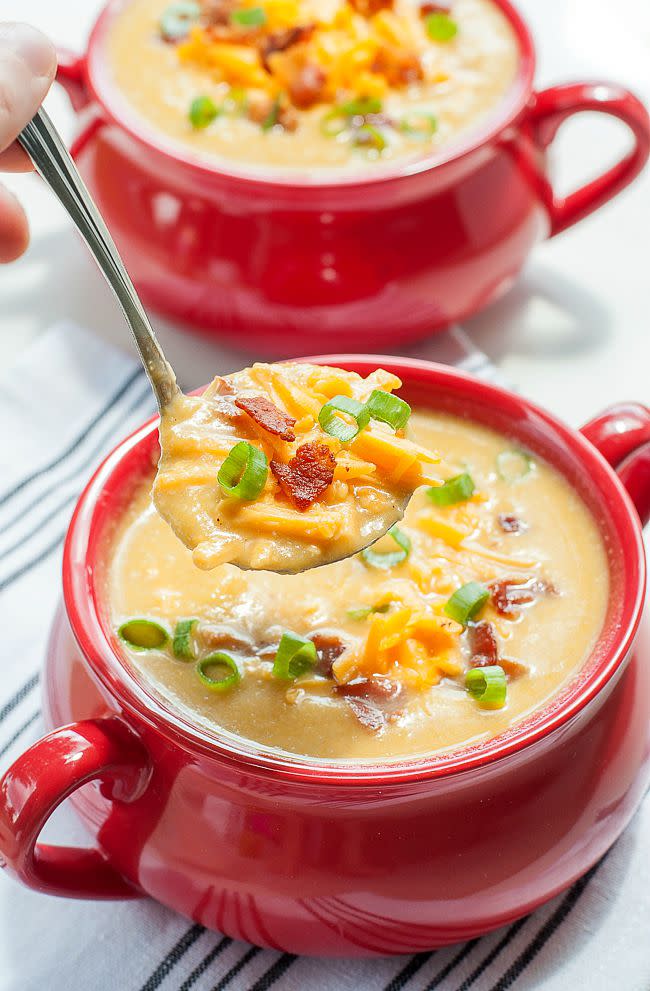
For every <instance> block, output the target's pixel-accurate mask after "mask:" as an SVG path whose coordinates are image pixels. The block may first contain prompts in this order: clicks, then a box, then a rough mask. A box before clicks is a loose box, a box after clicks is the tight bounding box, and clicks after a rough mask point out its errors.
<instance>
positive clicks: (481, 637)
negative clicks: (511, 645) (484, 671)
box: [467, 620, 528, 678]
mask: <svg viewBox="0 0 650 991" xmlns="http://www.w3.org/2000/svg"><path fill="white" fill-rule="evenodd" d="M467 641H468V643H469V649H470V652H471V657H470V660H469V663H470V667H472V668H487V667H489V666H490V665H491V664H499V665H500V666H501V667H502V668H503V670H504V671H505V673H506V676H507V677H508V678H519V677H520V676H521V675H522V674H527V673H528V668H527V667H526V665H525V664H520V663H519V661H511V660H509V659H508V658H507V657H499V642H498V640H497V634H496V629H495V627H494V623H488V622H487V621H486V620H481V622H480V623H472V624H471V625H470V626H468V628H467Z"/></svg>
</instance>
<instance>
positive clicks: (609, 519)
mask: <svg viewBox="0 0 650 991" xmlns="http://www.w3.org/2000/svg"><path fill="white" fill-rule="evenodd" d="M303 360H310V361H313V362H317V363H320V364H332V365H339V366H342V367H344V368H349V369H351V370H355V371H358V372H359V373H360V374H364V375H365V374H368V372H369V371H371V370H372V369H373V368H377V367H386V368H388V369H390V370H392V371H394V372H395V374H397V375H399V376H400V378H402V379H403V381H404V387H403V390H404V392H405V393H406V394H408V392H409V390H410V391H411V392H412V393H417V391H418V389H419V390H420V392H422V391H423V390H424V389H426V391H427V394H429V393H432V394H434V395H435V388H436V386H438V388H439V390H441V392H444V391H445V390H446V392H447V394H448V395H453V396H454V401H458V402H460V397H463V409H464V408H465V406H464V403H465V400H466V399H468V400H469V406H470V408H469V409H468V410H467V412H466V415H467V418H468V419H470V420H474V422H477V423H485V422H486V420H489V416H487V417H486V416H483V417H481V416H478V415H473V413H472V409H471V406H472V404H473V405H474V406H475V407H476V408H480V407H481V406H482V407H483V408H484V409H485V410H490V411H493V410H497V411H498V412H497V417H498V418H500V419H504V420H505V421H506V422H507V423H511V424H512V425H513V430H512V431H510V436H511V437H514V438H516V437H517V436H518V434H524V433H525V431H524V430H522V429H520V430H519V431H518V430H517V429H516V425H517V424H518V423H520V424H521V423H524V422H525V423H527V424H528V431H529V432H530V431H532V430H536V431H538V432H539V434H540V439H539V443H537V441H536V442H535V444H534V445H531V446H532V447H533V450H535V449H536V448H537V451H538V453H542V454H545V453H546V454H548V453H549V452H544V451H543V443H542V440H543V438H544V437H545V438H546V439H547V442H548V444H549V451H550V446H555V447H556V448H557V446H558V444H559V445H561V449H562V452H563V456H565V457H566V458H570V459H571V460H572V462H575V465H574V467H575V469H576V470H578V469H579V477H580V483H579V484H581V485H583V486H584V490H585V493H587V494H588V495H589V498H590V499H591V498H593V503H594V506H593V507H592V509H594V507H595V506H596V505H597V511H598V514H599V515H601V516H602V517H603V518H604V519H605V521H606V524H605V530H606V536H607V537H608V538H609V540H610V541H611V542H612V543H613V544H616V546H615V547H614V549H613V550H612V551H611V554H618V555H619V558H620V560H618V570H619V574H618V577H617V581H618V583H619V586H621V589H622V591H623V595H622V596H621V597H620V601H619V600H616V603H614V605H612V600H613V598H614V597H613V596H610V614H609V615H608V617H607V619H606V621H605V625H604V627H603V630H602V631H601V634H600V635H599V638H598V641H597V644H596V646H595V648H594V650H593V651H592V652H591V654H590V655H589V657H588V658H587V659H586V660H585V662H584V664H583V666H582V668H581V669H580V670H579V671H578V672H577V673H576V674H575V675H574V676H573V677H572V678H571V679H569V681H568V682H567V683H566V685H565V686H563V687H562V688H561V689H560V691H559V692H558V693H556V694H555V695H554V696H553V697H552V698H551V699H550V700H548V701H547V702H546V704H544V705H542V706H541V707H540V708H539V709H536V710H534V711H533V712H532V713H531V714H530V715H529V716H526V717H524V718H523V719H521V720H519V721H518V722H516V723H515V724H514V725H513V726H511V727H510V728H509V729H508V730H506V731H505V732H504V733H502V734H499V735H497V736H495V737H493V738H492V739H490V740H486V741H484V742H481V743H474V744H470V745H469V746H466V747H464V748H458V749H453V750H449V751H445V752H441V753H438V754H431V755H424V756H423V755H417V756H414V757H402V758H396V759H393V760H388V759H387V760H385V761H378V760H371V761H370V760H364V761H353V760H349V761H345V760H340V759H330V758H311V757H303V756H299V755H291V754H285V753H284V752H281V753H280V752H278V751H277V750H273V749H272V748H265V747H263V746H260V745H257V744H255V743H251V742H250V741H246V740H244V739H243V738H239V737H234V736H232V735H230V734H228V733H225V732H223V733H219V732H218V731H215V732H212V731H209V730H207V729H205V730H204V729H203V728H202V727H201V726H199V725H197V724H195V723H192V722H191V721H190V720H189V719H188V718H187V719H186V718H185V717H183V716H182V714H181V713H180V712H175V711H174V710H173V708H172V707H171V704H170V705H169V707H168V706H167V705H166V704H165V703H164V702H163V701H162V700H161V699H160V698H159V697H158V696H157V695H156V694H155V690H154V689H153V688H151V689H150V690H148V689H147V688H146V687H145V686H144V684H143V683H140V682H139V681H138V679H137V678H136V676H135V675H134V674H133V673H132V672H131V671H130V670H129V669H128V667H127V665H126V663H125V661H124V660H123V659H122V658H121V657H120V653H119V648H118V647H117V644H116V643H115V641H113V642H111V639H110V637H109V635H108V634H107V632H106V630H105V628H104V626H103V624H102V619H101V615H100V613H101V601H102V593H101V590H100V589H98V588H97V587H96V583H95V563H96V560H97V558H96V556H94V554H95V551H96V550H97V543H98V541H99V540H100V538H101V537H102V536H103V537H104V538H105V534H102V533H99V532H97V531H98V528H101V525H102V524H101V520H100V522H98V521H97V520H96V516H97V515H99V516H100V517H101V512H105V511H106V508H107V506H110V504H111V492H113V497H114V495H115V491H119V489H120V485H121V484H122V481H123V480H121V479H119V478H118V479H117V481H116V477H115V476H116V474H118V473H117V471H116V470H117V469H118V468H119V466H120V464H121V463H122V462H123V459H124V457H125V456H127V455H128V454H129V452H132V451H134V450H136V449H137V447H138V445H140V444H142V443H146V442H147V438H150V437H151V435H152V433H154V432H155V429H156V424H157V417H154V418H152V419H151V420H149V421H148V422H147V423H146V424H144V425H143V426H142V427H140V428H139V429H138V430H136V431H135V432H134V433H133V434H131V435H130V437H128V438H126V439H125V440H124V441H122V443H121V444H119V445H118V446H117V447H116V448H115V449H114V450H113V452H112V453H111V454H109V455H108V457H107V458H106V459H105V460H104V462H103V463H102V464H101V465H100V467H99V468H98V469H97V471H96V472H95V474H94V475H93V477H92V479H91V480H90V482H89V483H88V485H87V486H86V488H85V490H84V492H83V493H82V495H81V497H80V499H79V502H78V503H77V507H76V509H75V512H74V515H73V517H72V521H71V523H70V527H69V530H68V535H67V538H66V542H65V548H64V556H63V589H64V599H65V603H66V608H67V612H68V617H69V619H70V622H71V626H72V629H73V632H74V635H75V637H76V639H77V641H78V643H79V646H80V647H81V650H82V651H83V653H84V655H85V657H86V659H87V660H88V662H89V663H90V666H91V668H92V670H93V671H94V672H95V674H96V675H97V676H98V677H99V679H100V681H101V682H102V683H103V684H104V686H105V687H106V688H107V689H108V691H109V692H110V693H111V694H112V695H113V696H114V697H115V698H116V699H117V700H118V702H119V703H120V704H121V706H122V707H123V710H124V711H126V712H127V713H130V714H131V715H134V716H135V717H136V719H137V720H138V721H140V722H144V723H145V724H146V725H148V726H149V727H150V728H152V729H154V730H155V731H157V732H163V733H164V734H165V735H167V736H168V737H171V738H172V739H173V740H174V741H175V742H176V743H177V744H178V743H179V742H180V743H182V745H183V746H184V747H185V748H186V749H187V750H193V751H195V752H199V753H202V754H203V755H204V756H208V757H210V756H211V757H212V758H219V759H222V760H225V761H229V762H233V761H234V762H235V763H244V764H246V765H248V766H249V768H250V769H251V770H253V769H257V770H259V771H265V772H271V773H273V774H274V775H275V776H277V777H288V778H292V779H294V780H295V779H303V780H306V781H310V782H313V781H314V780H318V781H319V783H323V784H327V783H333V784H337V783H338V784H340V783H341V782H342V781H345V782H347V783H353V784H360V785H373V786H377V785H378V784H381V785H382V786H383V785H388V784H391V783H396V782H400V781H402V782H403V781H417V780H423V779H429V778H440V777H444V776H447V775H450V774H456V773H459V772H465V771H469V770H473V769H476V768H481V767H485V765H487V764H490V763H493V762H495V761H497V760H501V759H503V758H505V757H508V756H511V755H514V754H516V753H518V752H520V751H522V750H524V749H526V748H528V747H530V746H532V745H533V744H535V743H538V742H539V741H542V740H544V739H545V738H547V737H548V736H549V735H550V734H552V733H554V732H555V731H557V730H559V729H560V728H561V727H562V726H565V725H566V724H567V723H568V722H569V720H571V719H572V718H573V717H574V716H576V715H577V714H578V713H579V712H580V711H581V710H582V709H584V707H585V706H587V705H588V704H589V703H590V702H592V701H593V700H594V699H595V698H596V696H598V695H599V693H600V692H601V691H602V690H603V689H604V687H605V686H606V685H607V684H608V682H609V681H610V680H611V678H612V677H613V676H614V674H615V673H616V671H617V670H618V668H619V666H620V665H621V663H622V662H623V660H624V658H625V657H626V656H627V654H628V652H629V650H630V648H631V645H632V643H633V640H634V637H635V634H636V631H637V628H638V624H639V621H640V617H641V612H642V607H643V601H644V596H645V581H646V573H645V554H644V548H643V539H642V533H641V527H640V525H639V520H638V516H637V514H636V511H635V509H634V506H633V504H632V502H631V500H630V498H629V496H628V494H627V492H626V491H625V489H624V487H623V485H622V484H621V482H620V480H619V479H618V476H617V475H616V473H615V472H614V471H613V470H612V469H611V468H610V466H609V465H608V464H607V462H606V461H605V459H604V458H603V457H602V456H601V455H600V454H599V452H598V451H597V450H596V448H594V447H593V446H592V445H591V444H590V443H589V442H588V441H587V440H586V438H585V437H583V436H582V435H581V434H580V433H578V432H577V431H573V430H571V429H570V428H569V427H567V426H565V425H564V424H563V423H562V422H561V421H559V420H557V419H556V418H555V417H553V416H552V415H551V414H549V413H547V412H546V411H545V410H543V409H541V408H539V407H538V406H535V405H534V404H533V403H530V402H528V401H527V400H524V399H522V398H521V397H519V396H517V395H516V394H514V393H512V392H509V391H508V390H505V389H502V388H501V387H499V386H496V385H494V384H492V383H488V382H485V381H483V380H481V379H477V378H475V377H474V376H471V375H468V374H467V373H464V372H461V371H459V370H457V369H452V368H450V367H448V366H444V365H436V364H434V363H433V362H427V361H421V360H419V359H414V358H410V359H409V358H391V357H390V356H386V355H375V356H371V355H324V356H318V357H316V358H310V359H303ZM456 395H458V397H459V398H458V400H456ZM419 405H420V407H421V408H422V407H424V408H426V399H425V400H422V401H420V403H419ZM447 405H449V404H447ZM429 408H431V409H436V403H435V402H432V403H430V404H429ZM442 408H444V407H442ZM488 425H489V423H488ZM495 429H496V428H495ZM526 442H527V443H529V442H530V438H527V439H526ZM565 451H566V454H564V452H565ZM551 463H552V461H551ZM560 470H561V471H563V474H565V477H566V474H567V471H566V470H563V469H562V468H560ZM574 482H575V480H574ZM596 494H597V497H596ZM587 501H589V500H587ZM121 508H123V506H122V507H121ZM98 509H99V510H100V513H99V514H98V513H97V511H98ZM114 517H115V514H114V513H113V516H112V518H113V519H114ZM614 534H615V539H614V540H612V537H613V535H614ZM105 546H106V541H105V539H104V547H105ZM615 563H616V562H615V561H614V559H613V558H612V557H610V576H613V574H614V564H615ZM99 570H100V571H101V569H99ZM98 580H99V579H98ZM612 585H614V578H613V577H612ZM104 598H105V595H104ZM612 610H614V612H612ZM616 610H618V612H617V613H616Z"/></svg>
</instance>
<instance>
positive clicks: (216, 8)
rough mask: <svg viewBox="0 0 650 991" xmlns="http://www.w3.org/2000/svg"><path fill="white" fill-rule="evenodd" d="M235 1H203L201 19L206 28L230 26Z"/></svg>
mask: <svg viewBox="0 0 650 991" xmlns="http://www.w3.org/2000/svg"><path fill="white" fill-rule="evenodd" d="M235 6H236V3H235V0H203V4H202V11H201V17H202V20H203V22H204V24H205V25H206V26H207V27H212V26H213V25H225V24H230V15H231V14H232V12H233V10H234V9H235Z"/></svg>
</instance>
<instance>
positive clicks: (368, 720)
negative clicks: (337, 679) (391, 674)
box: [334, 675, 404, 733]
mask: <svg viewBox="0 0 650 991" xmlns="http://www.w3.org/2000/svg"><path fill="white" fill-rule="evenodd" d="M334 690H335V692H336V694H337V695H341V696H343V698H344V699H345V701H346V702H347V704H348V705H349V706H350V708H351V709H352V712H353V713H354V715H355V716H356V717H357V719H358V720H359V722H360V723H361V725H362V726H365V727H366V728H367V729H370V730H373V732H375V733H376V732H378V731H379V730H380V729H383V727H384V726H385V725H386V723H387V722H391V721H393V720H394V719H396V718H397V717H398V715H399V714H400V712H401V709H402V707H403V704H404V700H403V698H402V686H401V685H400V684H399V682H396V681H391V680H390V679H389V678H382V677H381V676H379V675H373V676H372V677H370V678H355V680H354V681H350V682H348V683H347V685H337V686H336V688H335V689H334Z"/></svg>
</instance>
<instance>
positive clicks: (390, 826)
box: [0, 355, 650, 955]
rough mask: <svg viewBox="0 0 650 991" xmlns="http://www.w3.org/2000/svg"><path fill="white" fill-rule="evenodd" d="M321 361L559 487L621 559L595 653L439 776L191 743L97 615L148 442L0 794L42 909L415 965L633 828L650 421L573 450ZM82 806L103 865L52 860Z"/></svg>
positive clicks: (86, 556)
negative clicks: (469, 427)
mask: <svg viewBox="0 0 650 991" xmlns="http://www.w3.org/2000/svg"><path fill="white" fill-rule="evenodd" d="M317 360H319V361H321V362H323V363H327V364H335V365H340V366H342V367H343V368H348V369H351V370H354V371H358V372H360V373H361V374H362V375H366V374H367V373H369V372H370V371H372V370H373V369H374V368H375V367H377V365H380V366H381V367H384V368H388V369H390V370H391V371H393V372H394V373H395V374H397V375H399V376H400V378H401V379H402V380H403V382H404V387H403V390H402V394H403V395H404V397H405V398H406V399H407V400H408V401H409V402H411V403H412V404H413V405H415V406H416V407H423V408H431V409H436V410H444V411H447V412H449V413H452V414H455V415H457V416H462V417H470V418H471V419H474V420H476V421H477V422H479V423H482V424H485V425H487V426H490V427H492V428H494V429H496V430H498V431H500V432H502V433H504V434H507V435H508V436H510V437H512V438H513V439H515V440H516V441H518V442H520V443H522V444H524V445H526V447H527V448H530V449H531V450H533V451H534V452H537V453H538V454H540V455H541V456H543V457H544V458H546V459H548V461H550V463H551V464H553V465H555V466H556V467H557V468H558V470H559V471H561V472H562V473H563V474H564V475H565V477H566V478H567V479H568V480H569V481H570V483H571V485H572V486H573V487H574V488H575V489H576V490H577V491H578V492H579V493H580V495H581V496H582V497H583V499H584V500H585V502H586V503H587V505H588V506H589V508H590V509H591V511H592V512H593V514H594V516H595V518H596V520H597V522H598V524H599V526H600V529H601V532H602V534H603V537H604V540H605V544H606V547H607V554H608V560H609V571H610V583H611V595H610V601H609V608H608V613H607V618H606V621H605V625H604V628H603V631H602V634H601V635H600V637H599V639H598V642H597V644H596V646H595V648H594V650H593V653H592V654H591V655H590V657H589V658H588V660H587V661H586V663H585V665H584V667H583V668H582V669H581V670H580V672H579V673H578V674H576V675H575V677H573V678H572V679H571V681H570V682H569V683H568V684H567V685H566V686H565V688H563V689H562V690H561V691H560V693H559V694H558V695H557V696H556V697H554V698H553V699H552V700H551V701H550V702H549V703H547V704H546V705H544V706H543V707H542V708H540V709H539V710H538V711H536V712H534V713H533V714H532V715H530V716H528V717H527V718H525V719H524V720H523V721H520V722H517V723H515V724H514V725H513V726H512V727H511V728H510V730H508V731H507V732H506V733H504V734H502V735H500V736H497V737H496V738H494V739H492V740H489V741H487V742H483V743H481V744H477V745H474V746H468V747H466V748H464V749H459V750H456V751H454V752H450V753H444V754H439V755H437V756H420V757H414V758H410V759H401V760H399V761H397V762H392V763H391V762H356V763H355V762H345V761H332V760H323V759H320V760H318V759H311V758H303V757H299V756H289V755H280V754H278V752H277V751H273V750H270V749H267V748H264V747H260V746H257V745H255V744H252V743H250V742H246V741H244V740H242V739H239V738H236V737H233V736H229V735H228V734H225V733H223V734H222V733H218V732H215V733H214V734H210V733H209V732H208V731H207V730H204V729H201V728H200V727H197V726H195V725H192V724H191V722H190V721H188V720H187V719H186V718H184V717H183V716H181V715H180V714H179V713H177V712H175V711H174V710H173V709H172V708H170V707H169V705H168V704H165V703H164V702H163V701H161V700H160V699H159V698H158V697H157V696H156V694H155V691H154V690H153V689H152V688H150V687H147V685H146V684H145V683H144V682H143V681H141V680H139V676H137V675H135V674H134V673H133V672H132V671H131V670H130V669H129V667H128V664H127V663H125V662H124V661H123V659H122V658H121V657H120V651H119V647H118V645H117V643H116V639H115V636H114V634H113V632H112V630H111V623H110V617H109V614H108V607H107V601H106V590H105V577H106V567H107V545H108V543H109V542H110V538H111V533H112V532H113V531H114V527H115V524H116V521H117V520H118V519H119V517H120V514H121V513H122V512H123V511H124V509H125V506H126V505H127V504H128V501H129V497H130V494H131V493H132V491H133V489H134V486H136V484H137V483H138V481H139V480H140V479H141V478H142V475H143V473H145V472H150V471H151V470H152V465H153V462H154V460H155V458H156V456H157V430H156V421H151V422H149V423H148V424H146V425H145V426H143V427H142V428H141V429H140V430H138V431H137V432H136V433H134V434H133V435H132V436H131V437H129V438H128V439H127V440H125V441H124V442H123V443H122V444H120V445H119V446H118V447H117V448H116V450H115V451H114V452H113V453H112V454H111V455H109V457H108V458H107V459H106V461H105V462H104V463H103V465H102V466H101V467H100V468H99V470H98V471H97V473H96V474H95V476H94V477H93V479H92V480H91V482H90V483H89V485H88V487H87V488H86V490H85V492H84V493H83V495H82V496H81V499H80V500H79V503H78V505H77V508H76V511H75V514H74V517H73V519H72V522H71V524H70V530H69V533H68V537H67V541H66V546H65V554H64V563H63V588H64V608H63V609H62V610H61V612H60V614H59V615H58V617H57V619H56V622H55V624H54V627H53V631H52V635H51V639H50V645H49V651H48V657H47V668H46V677H45V679H44V692H45V713H46V720H47V724H48V725H49V726H51V727H59V728H55V729H53V731H52V732H50V733H49V735H47V736H45V737H44V738H43V739H42V740H40V741H39V742H38V743H36V744H35V745H34V746H32V747H31V748H30V749H29V750H28V751H27V752H26V753H25V754H23V756H22V757H20V758H19V759H18V760H17V761H16V762H15V763H14V765H13V766H12V767H11V768H10V769H9V771H7V773H6V774H5V776H4V778H3V780H2V782H0V858H1V859H2V862H3V865H4V866H5V868H6V869H7V870H8V871H9V872H10V873H12V874H13V875H14V876H15V877H17V878H18V879H19V880H21V881H22V882H23V883H24V884H27V885H28V886H29V887H31V888H34V889H36V890H39V891H43V892H47V893H51V894H57V895H67V896H70V897H82V898H127V897H133V896H137V895H144V894H148V895H151V896H152V897H153V898H156V899H158V900H159V901H161V902H163V903H164V904H165V905H168V906H171V907H173V908H175V909H177V910H178V911H179V912H181V913H183V914H184V915H186V916H189V917H191V918H192V919H195V920H196V921H197V922H200V923H202V924H203V925H204V926H207V927H211V928H214V929H217V930H219V931H221V932H224V933H227V934H228V935H229V936H232V937H236V938H239V939H245V940H250V941H251V942H253V943H257V944H259V945H262V946H269V947H273V948H275V949H281V950H285V951H289V952H292V953H311V954H319V955H323V954H331V955H372V954H391V953H403V952H407V951H408V952H413V951H418V950H424V949H428V948H431V947H435V946H439V945H442V944H445V943H449V942H453V941H456V940H460V939H467V938H469V937H473V936H476V935H478V934H480V933H483V932H486V931H488V930H489V929H491V928H493V927H496V926H500V925H502V924H504V923H507V922H509V921H511V920H513V919H515V918H517V917H518V916H521V915H523V914H525V913H527V912H529V911H530V910H531V909H533V908H535V906H537V905H539V904H540V903H541V902H543V901H544V900H546V899H548V898H550V897H551V896H553V895H555V894H557V893H558V892H559V891H560V890H561V889H563V888H565V887H567V886H568V885H569V884H571V883H572V882H573V881H574V880H575V879H576V878H577V877H578V876H580V875H581V874H582V873H584V872H585V871H586V870H587V869H588V868H589V867H590V866H591V865H592V864H594V863H595V862H596V861H597V860H598V858H599V857H601V855H602V854H603V853H604V851H605V850H607V848H608V847H609V846H610V845H611V844H612V843H613V841H614V840H615V839H616V838H617V836H618V835H619V833H620V832H621V831H622V829H623V828H624V827H625V825H626V823H627V822H628V820H629V819H630V817H631V815H632V813H633V812H634V809H635V807H636V806H637V804H638V802H639V800H640V798H641V796H642V794H643V792H644V790H645V788H646V786H647V784H648V779H649V777H650V764H649V761H650V665H649V664H648V661H649V652H650V636H649V633H650V631H649V629H648V624H647V622H646V623H645V624H644V625H641V617H642V609H643V602H644V595H645V559H644V551H643V542H642V534H641V522H640V518H641V519H642V520H643V521H645V520H646V519H647V518H648V516H650V410H648V409H647V408H645V407H643V406H639V405H634V404H630V405H627V406H619V407H616V408H614V409H612V410H610V411H609V412H606V413H605V414H603V415H602V416H601V417H599V418H597V419H596V420H593V421H592V422H591V423H590V424H588V425H587V426H586V427H585V428H584V429H583V431H582V432H581V433H580V432H576V431H573V430H571V429H569V428H568V427H566V426H564V425H563V424H562V423H560V422H558V421H557V420H556V419H554V418H553V417H552V416H550V415H549V414H548V413H546V412H544V411H543V410H541V409H539V408H537V407H535V406H533V405H532V404H531V403H529V402H527V401H526V400H524V399H522V398H521V397H519V396H516V395H514V394H513V393H510V392H507V391H505V390H503V389H500V388H498V387H496V386H494V385H491V384H488V383H485V382H482V381H479V380H476V379H474V378H472V377H470V376H468V375H465V374H463V373H461V372H459V371H456V370H453V369H450V368H447V367H444V366H438V365H434V364H430V363H426V362H421V361H415V360H408V359H403V358H400V359H398V358H389V357H382V358H375V359H373V358H370V357H368V356H363V357H360V356H356V357H355V356H346V355H335V356H329V357H326V358H320V359H317ZM617 472H618V474H617ZM626 489H627V491H626ZM68 796H72V802H73V804H74V807H75V809H76V811H77V812H78V814H79V815H80V817H81V819H82V820H83V822H84V823H85V825H86V826H87V828H88V830H89V832H90V835H91V838H92V845H91V848H89V849H85V850H84V849H77V848H74V847H58V846H50V845H45V844H42V843H39V842H38V837H39V833H40V831H41V829H42V827H43V826H44V824H45V823H46V821H47V819H48V818H49V816H50V815H51V814H52V812H53V810H54V809H55V808H56V807H57V806H58V805H59V803H60V802H62V801H63V800H64V799H65V798H66V797H68Z"/></svg>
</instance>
